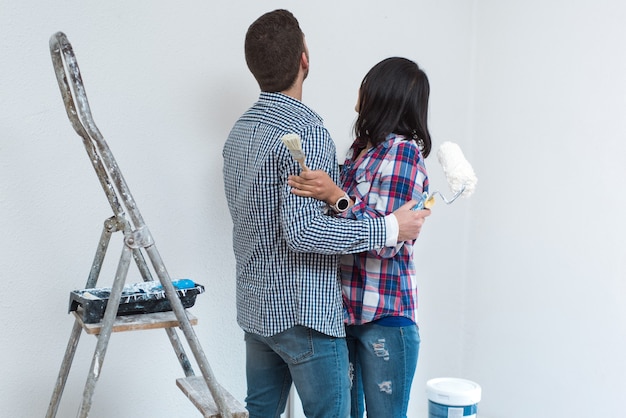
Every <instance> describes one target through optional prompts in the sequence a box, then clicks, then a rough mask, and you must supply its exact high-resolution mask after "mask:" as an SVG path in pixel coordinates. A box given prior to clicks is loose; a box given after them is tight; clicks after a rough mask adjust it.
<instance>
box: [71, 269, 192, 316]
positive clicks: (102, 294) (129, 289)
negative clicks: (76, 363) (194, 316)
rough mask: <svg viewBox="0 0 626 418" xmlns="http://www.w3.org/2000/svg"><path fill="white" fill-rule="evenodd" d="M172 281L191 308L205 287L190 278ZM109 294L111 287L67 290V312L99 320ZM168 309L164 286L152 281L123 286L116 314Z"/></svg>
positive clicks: (184, 304) (182, 301)
mask: <svg viewBox="0 0 626 418" xmlns="http://www.w3.org/2000/svg"><path fill="white" fill-rule="evenodd" d="M172 284H173V285H174V288H175V289H176V293H177V294H178V298H179V299H180V301H181V303H182V305H183V307H184V308H185V309H186V308H190V307H192V306H193V305H194V304H195V303H196V296H197V295H199V294H200V293H203V292H204V286H202V285H200V284H197V283H194V282H193V281H192V280H189V279H182V280H177V281H173V282H172ZM110 295H111V288H110V287H101V288H93V289H82V290H74V291H72V292H70V306H69V312H72V311H76V312H77V314H79V315H80V317H81V319H82V321H83V322H84V323H85V324H95V323H98V322H100V321H101V320H102V317H103V316H104V311H105V310H106V307H107V302H108V301H109V296H110ZM171 310H172V306H171V305H170V302H169V300H168V299H167V296H166V295H165V290H164V289H163V286H161V283H160V282H159V281H156V280H155V281H148V282H141V283H134V284H131V285H126V286H124V290H123V291H122V298H121V299H120V304H119V307H118V310H117V315H134V314H147V313H154V312H165V311H171Z"/></svg>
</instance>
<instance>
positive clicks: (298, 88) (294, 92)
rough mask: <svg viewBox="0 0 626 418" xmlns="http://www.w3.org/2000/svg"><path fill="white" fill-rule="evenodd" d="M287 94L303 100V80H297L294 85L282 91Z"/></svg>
mask: <svg viewBox="0 0 626 418" xmlns="http://www.w3.org/2000/svg"><path fill="white" fill-rule="evenodd" d="M281 93H282V94H284V95H285V96H289V97H293V98H294V99H296V100H299V101H302V82H301V81H299V80H298V81H296V82H295V83H294V85H293V86H292V87H290V88H288V89H287V90H283V91H281Z"/></svg>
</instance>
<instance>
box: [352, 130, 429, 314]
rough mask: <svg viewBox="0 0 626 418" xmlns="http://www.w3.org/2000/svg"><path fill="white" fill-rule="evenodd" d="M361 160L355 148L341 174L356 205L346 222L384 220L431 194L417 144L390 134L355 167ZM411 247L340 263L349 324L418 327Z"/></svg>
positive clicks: (403, 245) (401, 246)
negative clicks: (395, 321) (394, 319)
mask: <svg viewBox="0 0 626 418" xmlns="http://www.w3.org/2000/svg"><path fill="white" fill-rule="evenodd" d="M355 144H356V142H355ZM357 154H358V150H357V149H356V148H355V147H354V146H353V148H352V149H351V153H350V154H349V155H348V158H347V159H346V162H345V164H344V168H343V171H342V173H341V182H342V184H343V188H344V190H345V191H346V192H347V193H348V194H349V195H350V196H352V197H353V198H355V200H356V203H355V205H354V206H353V207H352V208H350V210H349V211H348V212H346V215H345V216H347V217H351V218H355V219H365V218H376V217H380V216H384V215H386V214H388V213H391V212H393V211H394V210H396V209H398V208H399V207H400V206H402V205H403V204H404V203H406V202H407V201H409V200H411V199H416V200H419V199H420V198H421V195H422V193H423V192H425V191H428V175H427V173H426V167H425V165H424V158H423V157H422V154H421V152H420V151H419V149H418V147H417V145H416V144H415V142H414V141H407V140H405V138H404V137H403V136H398V135H394V134H391V135H389V136H388V137H387V139H386V140H385V142H383V143H381V144H379V145H378V146H377V147H375V148H372V149H371V150H369V151H368V152H367V154H365V156H363V158H361V159H359V160H357V161H354V160H353V159H352V158H351V156H352V155H357ZM413 243H414V241H407V242H404V243H400V244H398V245H397V246H396V247H385V248H383V249H381V250H377V251H368V252H363V253H360V254H354V255H344V256H343V257H341V279H342V280H341V282H342V287H343V294H344V303H345V305H346V323H347V324H349V325H361V324H365V323H368V322H372V321H375V320H377V319H381V318H384V317H386V316H403V317H406V318H409V319H411V320H413V321H414V322H416V323H417V284H416V270H415V264H414V261H413Z"/></svg>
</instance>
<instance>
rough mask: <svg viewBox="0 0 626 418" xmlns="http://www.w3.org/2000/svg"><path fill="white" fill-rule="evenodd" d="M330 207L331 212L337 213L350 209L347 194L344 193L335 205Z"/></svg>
mask: <svg viewBox="0 0 626 418" xmlns="http://www.w3.org/2000/svg"><path fill="white" fill-rule="evenodd" d="M330 207H331V208H332V210H334V211H335V212H337V213H342V212H345V211H347V210H348V208H349V207H350V197H349V196H348V194H347V193H344V194H343V196H341V197H340V198H339V199H337V201H336V202H335V204H334V205H330Z"/></svg>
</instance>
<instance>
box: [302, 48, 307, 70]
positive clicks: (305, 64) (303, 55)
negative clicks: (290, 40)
mask: <svg viewBox="0 0 626 418" xmlns="http://www.w3.org/2000/svg"><path fill="white" fill-rule="evenodd" d="M300 65H301V66H302V69H304V70H308V69H309V57H308V56H307V54H306V52H305V51H302V57H300Z"/></svg>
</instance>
